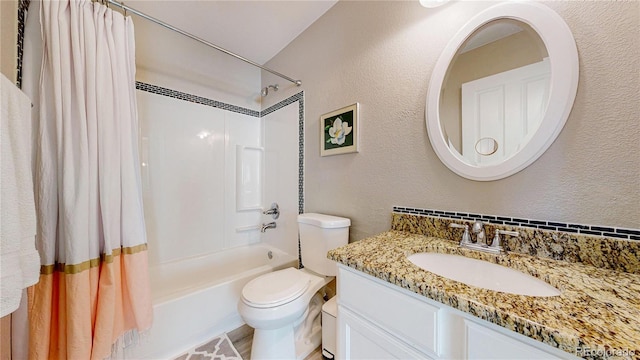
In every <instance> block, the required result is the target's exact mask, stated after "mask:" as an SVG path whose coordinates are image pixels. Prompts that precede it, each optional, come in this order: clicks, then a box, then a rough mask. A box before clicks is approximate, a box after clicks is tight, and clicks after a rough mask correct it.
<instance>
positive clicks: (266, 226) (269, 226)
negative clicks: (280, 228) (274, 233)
mask: <svg viewBox="0 0 640 360" xmlns="http://www.w3.org/2000/svg"><path fill="white" fill-rule="evenodd" d="M275 228H276V222H275V221H272V222H270V223H267V224H262V228H261V230H260V232H265V231H267V229H275Z"/></svg>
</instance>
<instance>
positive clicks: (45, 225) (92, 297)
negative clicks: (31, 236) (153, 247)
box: [28, 0, 153, 359]
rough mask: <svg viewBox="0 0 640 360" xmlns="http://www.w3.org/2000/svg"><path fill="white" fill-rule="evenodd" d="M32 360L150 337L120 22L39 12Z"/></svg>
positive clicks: (93, 355)
mask: <svg viewBox="0 0 640 360" xmlns="http://www.w3.org/2000/svg"><path fill="white" fill-rule="evenodd" d="M40 21H41V25H42V37H43V39H42V40H43V59H42V69H41V75H40V76H41V77H40V116H39V129H38V135H37V144H38V145H37V150H36V151H37V159H36V169H35V171H36V179H35V183H36V185H35V191H36V207H37V213H38V235H37V239H36V240H37V241H36V242H37V248H38V251H39V253H40V258H41V268H40V281H39V283H38V284H37V285H35V286H33V287H31V288H30V289H29V303H28V310H29V331H30V336H29V357H30V358H31V359H103V358H105V357H109V356H110V355H111V354H112V351H116V350H117V349H116V348H117V346H116V344H117V345H128V343H130V342H131V341H132V339H135V338H136V335H137V334H138V332H140V331H144V330H146V329H148V328H149V327H150V326H151V322H152V317H153V315H152V307H151V299H150V293H149V279H148V269H147V267H148V266H147V241H146V234H145V227H144V219H143V210H142V196H141V184H140V173H139V168H138V154H137V130H138V124H137V109H136V98H135V80H134V79H135V60H134V34H133V24H132V21H131V19H130V18H125V17H123V16H122V15H121V14H119V13H117V12H114V11H112V10H110V9H108V8H107V7H105V6H104V5H100V4H98V3H92V2H90V1H83V0H43V1H42V4H41V13H40Z"/></svg>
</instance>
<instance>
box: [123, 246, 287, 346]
mask: <svg viewBox="0 0 640 360" xmlns="http://www.w3.org/2000/svg"><path fill="white" fill-rule="evenodd" d="M269 252H271V254H272V258H271V259H269V256H268V254H269ZM295 265H297V257H294V256H292V255H288V254H286V253H284V252H282V251H280V250H278V249H276V248H273V247H269V246H268V245H264V244H255V245H249V246H244V247H239V248H233V249H228V250H224V251H221V252H218V253H215V254H211V255H206V256H201V257H195V258H189V259H186V260H180V261H175V262H170V263H166V264H162V265H161V266H155V267H151V268H150V269H149V270H150V273H149V277H150V279H151V293H152V298H153V310H154V321H153V327H152V328H151V330H150V331H149V333H148V334H147V335H146V336H145V337H144V338H143V339H142V341H141V344H139V345H138V346H132V347H131V348H128V349H126V350H125V357H126V358H127V359H170V358H173V357H176V356H178V355H180V354H182V353H183V352H184V351H185V350H188V349H189V348H191V347H192V346H195V345H198V344H200V343H202V342H204V341H206V340H208V339H210V338H212V337H214V336H216V335H219V334H221V333H223V332H226V331H230V330H233V329H235V328H237V327H239V326H241V325H242V324H243V323H244V322H243V321H242V319H241V318H240V315H239V314H238V310H237V304H238V300H239V298H240V292H241V291H242V287H243V286H244V285H245V284H246V283H247V282H249V280H251V279H253V278H255V277H256V276H258V275H261V274H264V273H267V272H271V271H274V270H279V269H283V268H286V267H290V266H295Z"/></svg>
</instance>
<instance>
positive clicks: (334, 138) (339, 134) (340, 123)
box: [320, 103, 360, 156]
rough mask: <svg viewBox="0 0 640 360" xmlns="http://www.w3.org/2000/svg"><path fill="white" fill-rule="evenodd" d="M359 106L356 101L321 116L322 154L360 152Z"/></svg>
mask: <svg viewBox="0 0 640 360" xmlns="http://www.w3.org/2000/svg"><path fill="white" fill-rule="evenodd" d="M358 108H359V104H358V103H355V104H353V105H349V106H347V107H343V108H342V109H338V110H336V111H332V112H330V113H328V114H324V115H322V116H320V156H329V155H337V154H346V153H353V152H358V135H359V132H360V130H359V129H358Z"/></svg>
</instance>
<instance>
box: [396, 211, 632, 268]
mask: <svg viewBox="0 0 640 360" xmlns="http://www.w3.org/2000/svg"><path fill="white" fill-rule="evenodd" d="M407 212H411V213H407ZM435 212H437V213H440V214H434V213H435ZM416 213H422V214H416ZM426 213H431V214H430V215H426ZM457 214H461V215H460V216H457V215H456V213H451V212H444V211H438V210H425V209H410V210H408V209H407V208H404V207H394V213H393V214H392V223H391V230H394V231H402V232H406V233H411V234H418V235H425V236H431V237H437V238H440V239H446V240H450V241H452V242H453V243H459V242H460V239H461V238H462V232H463V230H461V229H455V228H450V227H449V224H451V223H452V222H454V223H459V224H462V223H466V224H470V223H472V222H473V221H475V220H476V219H481V221H482V222H483V223H484V229H485V233H486V234H487V235H486V238H487V240H488V241H491V239H493V235H494V234H495V231H496V230H497V229H500V230H511V231H518V232H519V233H520V235H519V236H518V237H515V236H504V235H503V236H502V237H501V241H502V246H503V247H504V248H505V250H506V251H507V252H517V253H520V254H526V255H530V256H536V257H540V258H544V259H550V260H562V261H567V262H572V263H582V264H585V265H590V266H594V267H597V268H602V269H610V270H615V271H624V272H628V273H632V274H640V241H636V240H627V239H619V238H613V237H606V236H597V235H590V234H582V233H580V234H578V233H576V232H565V231H557V230H547V229H544V228H536V227H535V226H536V225H534V224H527V225H524V226H523V225H512V224H515V223H514V222H513V220H514V219H513V218H508V219H511V220H510V221H502V220H497V219H498V218H503V219H507V218H504V217H498V216H492V215H478V214H468V213H464V214H462V213H457ZM516 220H518V221H519V222H518V224H525V222H527V221H528V222H529V223H530V222H539V223H543V221H537V220H526V219H516ZM502 223H506V224H502ZM544 223H545V224H548V223H549V222H544ZM562 225H565V226H568V227H574V226H581V227H587V228H588V226H586V225H576V224H562ZM538 226H545V227H546V226H548V225H538ZM616 230H619V231H620V230H621V231H624V232H627V233H635V234H637V233H640V230H632V229H616ZM631 236H635V235H631Z"/></svg>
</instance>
